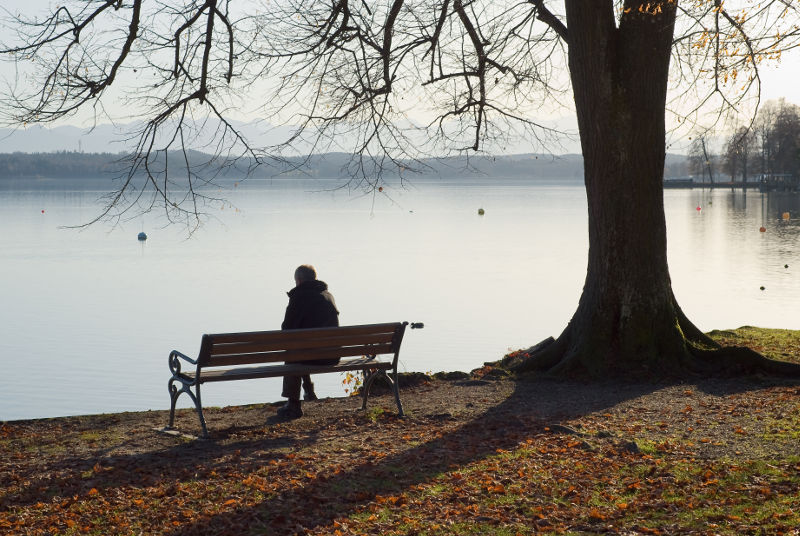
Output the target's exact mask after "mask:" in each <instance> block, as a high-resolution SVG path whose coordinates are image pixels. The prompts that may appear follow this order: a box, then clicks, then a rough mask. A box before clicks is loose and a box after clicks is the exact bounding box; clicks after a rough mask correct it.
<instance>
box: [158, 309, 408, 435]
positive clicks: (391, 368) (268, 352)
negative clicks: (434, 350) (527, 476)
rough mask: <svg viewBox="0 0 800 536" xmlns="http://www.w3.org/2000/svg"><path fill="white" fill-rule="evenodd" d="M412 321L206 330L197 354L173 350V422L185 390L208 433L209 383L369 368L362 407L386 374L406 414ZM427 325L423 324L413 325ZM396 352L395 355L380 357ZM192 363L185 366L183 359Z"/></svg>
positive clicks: (171, 354) (205, 432)
mask: <svg viewBox="0 0 800 536" xmlns="http://www.w3.org/2000/svg"><path fill="white" fill-rule="evenodd" d="M407 325H408V322H392V323H384V324H368V325H360V326H340V327H330V328H312V329H293V330H278V331H253V332H247V333H219V334H212V335H208V334H206V335H203V338H202V341H201V343H200V352H199V354H198V356H197V359H192V358H190V357H188V356H186V355H184V354H182V353H181V352H178V351H177V350H173V351H172V352H171V353H170V354H169V370H170V372H171V373H172V377H171V378H170V379H169V384H168V389H169V393H170V409H169V425H168V427H167V428H172V426H173V423H174V420H175V403H176V401H177V399H178V397H179V396H180V395H181V393H186V394H188V395H189V398H191V399H192V401H193V402H194V405H195V409H196V410H197V415H198V417H199V418H200V426H201V427H202V429H203V437H208V430H207V428H206V421H205V417H204V416H203V405H202V402H201V399H200V386H201V385H202V384H204V383H211V382H224V381H233V380H249V379H253V378H274V377H282V376H290V375H294V376H302V375H305V374H321V373H327V372H346V371H354V370H355V371H363V372H364V383H363V385H362V387H361V396H362V399H363V401H362V405H361V408H362V409H366V407H367V397H368V396H369V390H370V387H371V386H372V383H373V382H374V381H375V379H377V378H378V377H384V378H386V379H387V380H388V381H389V383H390V384H391V386H392V388H393V391H394V399H395V402H396V403H397V412H398V415H399V416H401V417H402V416H403V405H402V403H401V402H400V386H399V385H398V382H397V359H398V356H399V354H400V343H401V342H402V340H403V334H404V332H405V329H406V326H407ZM411 327H412V328H421V327H423V325H422V324H411ZM387 355H392V358H391V360H388V359H380V358H379V356H387ZM337 357H338V358H341V360H340V361H339V363H338V364H336V365H307V364H299V363H295V362H296V361H306V360H311V359H331V358H337ZM184 362H185V363H188V364H189V365H191V366H192V369H191V370H183V369H182V368H181V365H182V363H184Z"/></svg>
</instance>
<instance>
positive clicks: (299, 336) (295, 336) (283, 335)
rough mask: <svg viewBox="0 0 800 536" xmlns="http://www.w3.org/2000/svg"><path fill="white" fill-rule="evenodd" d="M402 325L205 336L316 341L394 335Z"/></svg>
mask: <svg viewBox="0 0 800 536" xmlns="http://www.w3.org/2000/svg"><path fill="white" fill-rule="evenodd" d="M401 325H402V323H400V322H390V323H384V324H364V325H359V326H339V327H331V328H314V329H303V330H294V329H292V330H275V331H251V332H244V333H216V334H213V335H205V337H210V338H211V342H212V344H220V343H236V342H244V341H246V342H264V343H267V342H272V341H276V340H278V341H293V340H303V339H306V340H307V339H314V338H317V337H324V336H325V335H326V334H331V333H332V334H333V336H346V335H367V334H370V333H394V332H395V331H396V330H397V329H398V328H399V327H400V326H401Z"/></svg>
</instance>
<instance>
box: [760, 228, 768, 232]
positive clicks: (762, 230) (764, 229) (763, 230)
mask: <svg viewBox="0 0 800 536" xmlns="http://www.w3.org/2000/svg"><path fill="white" fill-rule="evenodd" d="M759 231H760V232H762V233H766V232H767V228H766V227H761V228H760V229H759Z"/></svg>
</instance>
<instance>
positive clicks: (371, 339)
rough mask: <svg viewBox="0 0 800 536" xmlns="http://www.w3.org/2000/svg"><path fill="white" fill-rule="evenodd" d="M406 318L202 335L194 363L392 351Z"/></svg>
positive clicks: (397, 346) (210, 364)
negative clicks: (345, 324) (362, 323)
mask: <svg viewBox="0 0 800 536" xmlns="http://www.w3.org/2000/svg"><path fill="white" fill-rule="evenodd" d="M406 325H407V322H391V323H385V324H367V325H361V326H340V327H334V328H312V329H292V330H277V331H251V332H246V333H218V334H212V335H208V334H207V335H203V340H202V343H201V344H200V354H199V356H198V358H197V365H198V367H203V368H206V367H226V366H234V365H253V364H260V363H283V362H289V363H291V362H293V361H304V360H308V359H332V358H337V357H352V356H362V355H381V354H394V360H395V361H396V360H397V356H398V353H399V351H400V343H401V342H402V340H403V333H404V332H405V328H406Z"/></svg>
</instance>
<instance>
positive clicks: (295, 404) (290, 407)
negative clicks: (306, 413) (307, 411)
mask: <svg viewBox="0 0 800 536" xmlns="http://www.w3.org/2000/svg"><path fill="white" fill-rule="evenodd" d="M302 416H303V408H302V407H301V406H300V401H299V400H290V401H288V402H287V403H286V404H284V405H283V406H281V407H279V408H278V417H280V418H281V419H283V420H286V421H291V420H294V419H299V418H300V417H302Z"/></svg>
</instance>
